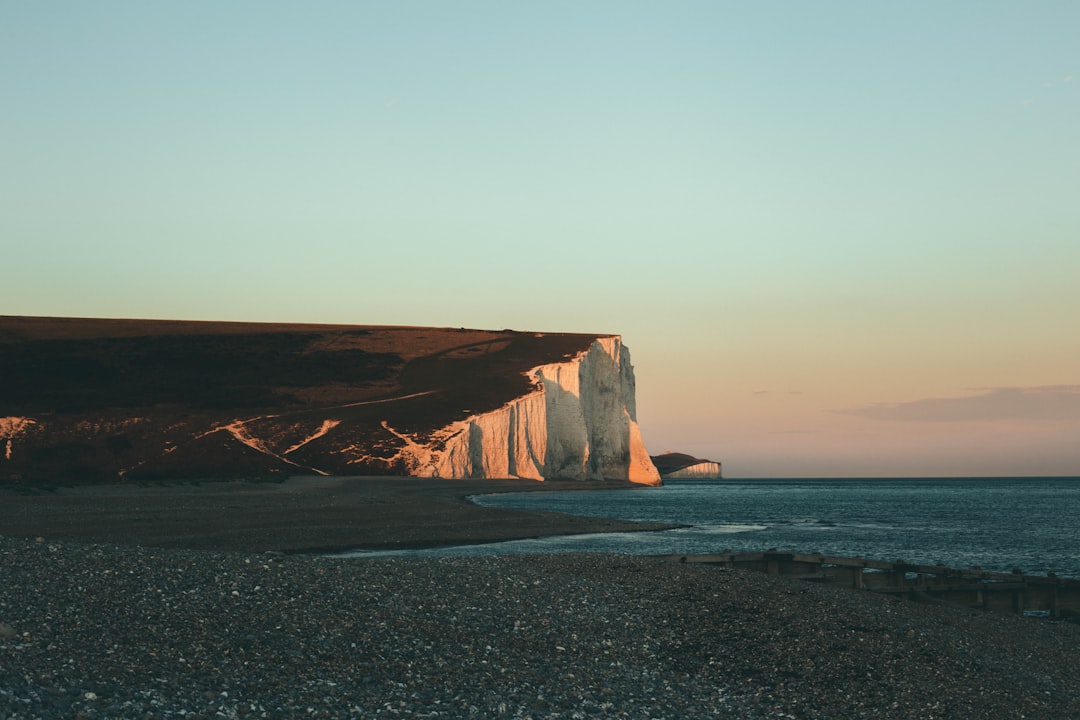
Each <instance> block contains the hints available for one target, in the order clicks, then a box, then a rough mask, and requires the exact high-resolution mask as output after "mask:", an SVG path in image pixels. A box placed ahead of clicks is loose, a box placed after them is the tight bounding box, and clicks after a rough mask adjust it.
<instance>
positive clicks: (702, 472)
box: [664, 460, 724, 480]
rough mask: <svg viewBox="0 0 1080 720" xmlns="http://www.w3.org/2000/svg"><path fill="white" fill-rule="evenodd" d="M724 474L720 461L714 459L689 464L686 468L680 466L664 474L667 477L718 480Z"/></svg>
mask: <svg viewBox="0 0 1080 720" xmlns="http://www.w3.org/2000/svg"><path fill="white" fill-rule="evenodd" d="M723 476H724V474H723V472H722V471H721V468H720V463H718V462H713V461H712V460H706V461H703V462H699V463H697V464H695V465H687V466H686V467H684V468H680V469H678V470H676V471H674V472H670V473H667V474H665V475H664V477H666V478H673V479H676V480H678V479H683V480H691V479H693V480H718V479H720V478H722V477H723Z"/></svg>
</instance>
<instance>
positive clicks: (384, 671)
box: [0, 537, 1080, 720]
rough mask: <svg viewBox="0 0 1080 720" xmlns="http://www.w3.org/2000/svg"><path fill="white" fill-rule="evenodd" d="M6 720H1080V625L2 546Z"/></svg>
mask: <svg viewBox="0 0 1080 720" xmlns="http://www.w3.org/2000/svg"><path fill="white" fill-rule="evenodd" d="M0 577H2V581H0V718H3V719H5V720H6V719H8V718H12V719H14V718H18V719H20V720H21V719H22V718H81V719H83V720H89V719H91V718H184V719H185V720H198V719H199V718H205V719H210V718H248V717H250V718H308V717H311V718H368V717H371V718H376V717H388V718H389V717H414V718H488V717H490V718H593V717H596V718H705V717H718V718H921V719H927V718H1033V719H1034V718H1039V719H1053V718H1060V719H1062V720H1065V719H1067V718H1080V683H1078V682H1077V681H1076V670H1077V668H1080V626H1077V625H1073V624H1069V623H1063V622H1059V621H1052V620H1047V619H1038V618H1025V617H1014V616H1003V615H991V614H985V613H981V612H975V611H969V610H962V609H958V608H954V607H941V606H928V605H918V604H913V603H909V602H906V601H902V600H894V599H891V598H886V597H882V596H876V595H872V594H869V593H865V592H858V591H850V590H841V589H835V588H826V587H818V586H814V585H810V584H806V583H801V582H799V581H797V580H791V579H786V578H774V577H769V576H766V575H760V574H754V573H750V572H742V571H736V570H722V569H718V568H714V567H704V566H694V565H680V564H674V563H663V562H660V561H658V560H656V559H652V558H647V557H632V556H623V555H544V556H519V557H487V558H467V559H465V558H459V559H447V558H444V559H349V560H345V559H337V558H328V557H320V556H312V555H285V554H281V553H276V552H274V553H267V552H259V553H254V552H229V551H208V550H193V549H184V548H154V547H141V546H121V545H115V544H89V543H80V542H71V541H63V542H56V541H52V540H50V539H49V538H48V537H39V538H13V537H6V538H3V539H0Z"/></svg>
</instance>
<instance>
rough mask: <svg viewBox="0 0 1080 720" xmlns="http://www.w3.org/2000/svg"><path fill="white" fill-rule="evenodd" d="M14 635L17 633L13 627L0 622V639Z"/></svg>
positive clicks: (6, 638)
mask: <svg viewBox="0 0 1080 720" xmlns="http://www.w3.org/2000/svg"><path fill="white" fill-rule="evenodd" d="M16 635H18V633H16V632H15V628H13V627H11V626H10V625H8V624H7V623H0V640H10V639H11V638H13V637H15V636H16Z"/></svg>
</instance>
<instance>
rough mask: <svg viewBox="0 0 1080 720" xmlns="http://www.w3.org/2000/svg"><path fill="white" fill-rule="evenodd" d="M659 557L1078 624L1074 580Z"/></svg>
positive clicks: (862, 562)
mask: <svg viewBox="0 0 1080 720" xmlns="http://www.w3.org/2000/svg"><path fill="white" fill-rule="evenodd" d="M664 559H665V560H668V561H672V562H679V563H701V564H708V565H718V566H722V567H728V568H740V569H744V570H755V571H758V572H764V573H768V574H769V575H784V576H791V577H795V578H798V579H801V580H806V581H810V582H815V583H821V584H825V585H833V586H839V587H848V588H853V589H859V590H869V591H872V592H876V593H883V594H887V595H893V596H896V597H903V598H906V599H909V600H914V601H916V602H932V603H948V604H952V605H961V606H964V607H969V608H975V609H981V610H987V611H991V612H1004V613H1013V614H1018V615H1043V616H1048V617H1054V618H1064V619H1070V620H1074V621H1080V580H1074V579H1070V578H1060V577H1058V576H1056V575H1054V574H1053V573H1050V574H1048V575H1025V574H1023V573H1022V572H1020V571H1019V570H1016V571H1014V572H1012V573H997V572H986V571H983V570H982V569H981V568H977V567H972V568H967V569H960V568H950V567H946V566H944V565H919V564H914V563H908V562H904V561H903V560H896V561H893V562H889V561H883V560H868V559H865V558H861V557H853V558H852V557H829V556H826V555H821V554H819V553H797V552H780V551H777V550H766V551H764V552H743V553H736V552H729V551H725V552H720V553H712V554H690V555H670V556H666V557H664Z"/></svg>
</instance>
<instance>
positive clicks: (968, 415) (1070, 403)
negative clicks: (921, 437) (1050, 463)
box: [840, 385, 1080, 422]
mask: <svg viewBox="0 0 1080 720" xmlns="http://www.w3.org/2000/svg"><path fill="white" fill-rule="evenodd" d="M840 412H841V413H842V414H844V415H856V416H858V417H863V418H869V419H871V420H893V421H900V422H981V421H999V420H1050V421H1058V422H1060V421H1080V385H1044V386H1041V387H1027V388H1015V387H1000V388H988V389H984V390H983V391H982V392H981V394H979V395H972V396H969V397H951V398H926V399H924V400H913V401H911V402H906V403H894V404H885V403H880V404H874V405H867V406H864V407H861V408H852V409H849V410H842V411H840Z"/></svg>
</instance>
